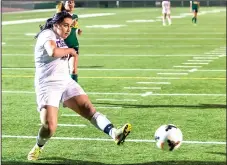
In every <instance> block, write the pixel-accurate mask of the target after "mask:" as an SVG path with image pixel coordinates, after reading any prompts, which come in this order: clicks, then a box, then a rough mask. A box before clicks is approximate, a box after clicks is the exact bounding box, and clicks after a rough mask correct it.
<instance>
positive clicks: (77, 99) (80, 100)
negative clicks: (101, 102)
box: [62, 80, 95, 119]
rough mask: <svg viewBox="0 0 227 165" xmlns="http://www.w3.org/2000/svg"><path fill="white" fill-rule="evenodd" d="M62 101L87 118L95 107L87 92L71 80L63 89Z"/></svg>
mask: <svg viewBox="0 0 227 165" xmlns="http://www.w3.org/2000/svg"><path fill="white" fill-rule="evenodd" d="M62 102H63V103H64V105H65V106H67V107H68V108H70V109H72V110H74V111H75V112H77V113H78V114H80V115H81V116H83V117H85V118H87V119H89V118H90V117H91V116H92V115H93V114H94V113H95V108H94V106H93V105H92V103H91V101H90V100H89V98H88V96H87V94H86V93H85V92H84V90H83V89H82V88H81V87H80V85H79V84H78V83H76V82H75V81H73V80H72V81H71V82H70V83H69V85H68V87H67V89H66V90H65V91H64V93H63V95H62Z"/></svg>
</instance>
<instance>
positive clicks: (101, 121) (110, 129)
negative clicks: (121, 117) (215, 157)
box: [90, 112, 116, 139]
mask: <svg viewBox="0 0 227 165" xmlns="http://www.w3.org/2000/svg"><path fill="white" fill-rule="evenodd" d="M90 122H91V123H92V124H93V125H94V126H95V127H96V128H98V129H100V130H101V131H103V132H105V133H106V134H108V135H110V136H111V137H112V138H113V139H115V130H116V128H114V126H113V124H111V122H110V121H109V120H108V119H107V118H106V117H105V116H104V115H103V114H101V113H99V112H96V113H95V114H94V115H93V116H92V118H91V120H90Z"/></svg>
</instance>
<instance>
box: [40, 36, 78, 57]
mask: <svg viewBox="0 0 227 165" xmlns="http://www.w3.org/2000/svg"><path fill="white" fill-rule="evenodd" d="M44 47H45V49H46V51H47V53H48V55H49V56H52V57H57V58H61V57H64V56H66V55H68V54H70V55H72V56H77V53H76V51H75V50H74V49H73V48H58V47H57V45H56V43H55V41H53V40H48V41H47V42H45V44H44Z"/></svg>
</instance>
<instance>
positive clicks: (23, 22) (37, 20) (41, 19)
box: [2, 13, 116, 25]
mask: <svg viewBox="0 0 227 165" xmlns="http://www.w3.org/2000/svg"><path fill="white" fill-rule="evenodd" d="M115 14H116V13H94V14H81V15H78V17H79V18H90V17H100V16H110V15H115ZM47 19H48V18H35V19H26V20H15V21H3V22H2V25H15V24H25V23H37V22H44V21H46V20H47Z"/></svg>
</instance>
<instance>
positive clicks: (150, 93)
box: [141, 92, 152, 97]
mask: <svg viewBox="0 0 227 165" xmlns="http://www.w3.org/2000/svg"><path fill="white" fill-rule="evenodd" d="M150 95H152V92H146V93H144V94H142V95H141V96H142V97H146V96H150Z"/></svg>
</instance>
